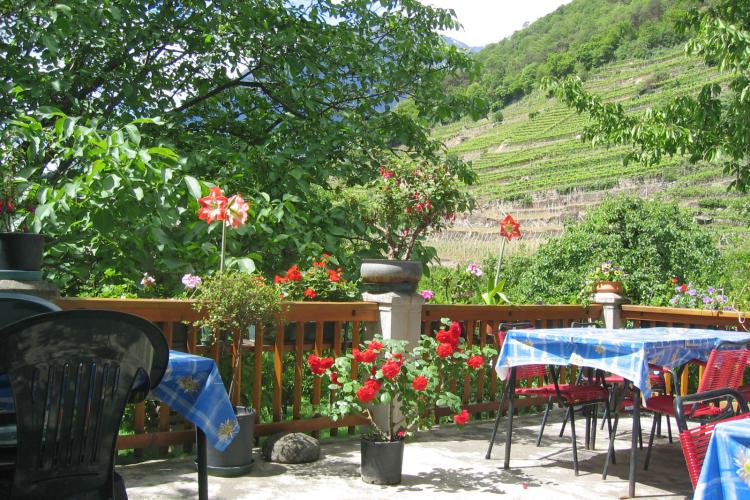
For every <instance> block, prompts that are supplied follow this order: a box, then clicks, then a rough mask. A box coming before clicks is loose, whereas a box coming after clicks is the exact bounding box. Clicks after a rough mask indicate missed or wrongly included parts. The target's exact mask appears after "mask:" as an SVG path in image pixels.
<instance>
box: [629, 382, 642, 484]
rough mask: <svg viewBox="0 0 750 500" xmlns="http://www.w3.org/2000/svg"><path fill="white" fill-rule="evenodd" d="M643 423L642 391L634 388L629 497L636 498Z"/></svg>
mask: <svg viewBox="0 0 750 500" xmlns="http://www.w3.org/2000/svg"><path fill="white" fill-rule="evenodd" d="M640 422H641V390H640V389H638V388H637V387H633V434H632V436H631V439H630V474H629V475H628V497H629V498H633V497H635V470H636V468H637V467H636V465H637V461H638V434H639V433H640V430H641V429H640Z"/></svg>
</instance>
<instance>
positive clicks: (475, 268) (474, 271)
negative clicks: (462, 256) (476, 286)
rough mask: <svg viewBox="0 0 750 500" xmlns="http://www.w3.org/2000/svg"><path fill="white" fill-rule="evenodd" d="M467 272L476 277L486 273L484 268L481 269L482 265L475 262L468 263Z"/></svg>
mask: <svg viewBox="0 0 750 500" xmlns="http://www.w3.org/2000/svg"><path fill="white" fill-rule="evenodd" d="M466 272H467V273H471V274H473V275H474V276H476V277H480V276H482V274H484V273H482V269H480V267H479V266H478V265H476V264H474V263H473V262H472V263H471V264H469V265H468V267H467V268H466Z"/></svg>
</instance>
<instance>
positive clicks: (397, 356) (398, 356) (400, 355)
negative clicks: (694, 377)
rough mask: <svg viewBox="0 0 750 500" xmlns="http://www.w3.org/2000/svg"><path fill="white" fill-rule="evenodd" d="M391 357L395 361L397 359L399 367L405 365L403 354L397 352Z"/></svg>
mask: <svg viewBox="0 0 750 500" xmlns="http://www.w3.org/2000/svg"><path fill="white" fill-rule="evenodd" d="M391 357H392V358H393V359H395V360H396V363H398V364H399V365H402V364H404V355H403V354H399V353H397V352H394V353H393V354H391Z"/></svg>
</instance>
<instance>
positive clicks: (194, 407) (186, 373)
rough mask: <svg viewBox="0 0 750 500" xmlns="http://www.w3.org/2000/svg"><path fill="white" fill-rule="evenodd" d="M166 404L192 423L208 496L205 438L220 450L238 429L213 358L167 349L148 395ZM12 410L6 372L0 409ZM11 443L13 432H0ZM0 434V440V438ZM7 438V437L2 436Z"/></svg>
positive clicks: (0, 379)
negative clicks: (162, 370) (163, 369)
mask: <svg viewBox="0 0 750 500" xmlns="http://www.w3.org/2000/svg"><path fill="white" fill-rule="evenodd" d="M148 398H149V399H158V400H159V401H162V402H164V403H166V404H167V405H169V406H170V407H171V408H172V409H174V410H175V411H176V412H177V413H179V414H180V415H182V416H183V417H185V419H186V420H188V421H189V422H191V423H193V424H195V428H196V441H197V448H198V449H197V454H198V497H199V498H200V499H201V500H203V499H207V498H208V473H207V470H206V441H208V442H209V443H210V444H211V446H213V447H214V448H216V449H217V450H219V451H223V450H224V449H225V448H226V447H227V446H228V445H229V443H231V442H232V439H234V437H235V436H236V435H237V433H238V432H239V424H238V422H237V417H236V416H235V414H234V408H233V407H232V404H231V403H230V401H229V397H228V396H227V392H226V389H225V388H224V384H223V383H222V381H221V376H220V375H219V370H218V369H217V367H216V363H214V360H212V359H210V358H204V357H201V356H195V355H192V354H187V353H184V352H179V351H169V364H168V365H167V370H166V372H165V373H164V377H163V378H162V380H161V382H160V383H159V385H158V386H156V387H155V388H154V389H153V390H152V391H151V393H150V394H149V396H148ZM3 411H4V412H6V413H7V412H13V411H14V407H13V396H12V393H11V388H10V383H9V381H8V377H7V376H6V375H0V412H3ZM2 436H4V437H6V438H8V439H12V441H13V442H15V433H14V432H13V433H12V435H10V432H6V433H2ZM2 436H0V439H2ZM6 440H7V439H6Z"/></svg>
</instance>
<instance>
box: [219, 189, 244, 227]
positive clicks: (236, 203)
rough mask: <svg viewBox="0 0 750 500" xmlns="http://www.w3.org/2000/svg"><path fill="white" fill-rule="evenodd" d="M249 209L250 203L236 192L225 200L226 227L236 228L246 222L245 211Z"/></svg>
mask: <svg viewBox="0 0 750 500" xmlns="http://www.w3.org/2000/svg"><path fill="white" fill-rule="evenodd" d="M249 209H250V204H249V203H247V202H246V201H245V200H244V199H243V198H242V195H241V194H239V193H237V194H236V195H234V196H232V197H231V198H229V200H227V208H226V218H225V221H224V224H226V226H227V227H231V228H233V229H237V228H238V227H240V226H241V225H243V224H244V223H245V222H247V211H248V210H249Z"/></svg>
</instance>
